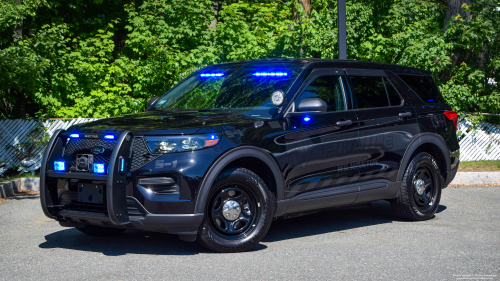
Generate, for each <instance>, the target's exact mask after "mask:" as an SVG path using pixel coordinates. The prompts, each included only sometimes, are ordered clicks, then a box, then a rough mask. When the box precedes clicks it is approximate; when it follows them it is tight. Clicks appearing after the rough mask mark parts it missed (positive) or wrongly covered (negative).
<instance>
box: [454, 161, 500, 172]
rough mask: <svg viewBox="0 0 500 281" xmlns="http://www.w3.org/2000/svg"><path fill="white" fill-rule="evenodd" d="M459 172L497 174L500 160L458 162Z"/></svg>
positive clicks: (499, 168)
mask: <svg viewBox="0 0 500 281" xmlns="http://www.w3.org/2000/svg"><path fill="white" fill-rule="evenodd" d="M458 171H459V172H498V171H500V160H495V161H471V162H460V166H459V167H458Z"/></svg>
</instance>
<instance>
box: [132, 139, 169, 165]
mask: <svg viewBox="0 0 500 281" xmlns="http://www.w3.org/2000/svg"><path fill="white" fill-rule="evenodd" d="M160 156H162V154H152V153H151V152H149V149H148V146H147V145H146V141H145V140H144V138H143V137H135V138H134V145H133V146H132V163H131V167H130V170H131V171H136V170H139V168H141V167H143V166H144V165H146V164H148V163H150V162H152V161H154V160H156V159H157V158H158V157H160Z"/></svg>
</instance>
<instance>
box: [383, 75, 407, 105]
mask: <svg viewBox="0 0 500 281" xmlns="http://www.w3.org/2000/svg"><path fill="white" fill-rule="evenodd" d="M383 79H384V83H385V89H386V90H387V96H388V97H389V103H390V104H391V106H397V105H401V103H402V102H403V101H402V99H401V96H400V95H399V94H398V92H397V91H396V89H394V86H392V84H391V82H389V80H387V78H383Z"/></svg>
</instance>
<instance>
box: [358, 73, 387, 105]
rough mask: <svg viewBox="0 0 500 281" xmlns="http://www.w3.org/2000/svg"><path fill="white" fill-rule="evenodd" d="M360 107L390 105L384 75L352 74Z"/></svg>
mask: <svg viewBox="0 0 500 281" xmlns="http://www.w3.org/2000/svg"><path fill="white" fill-rule="evenodd" d="M351 82H352V88H353V90H354V94H355V95H356V100H357V102H358V108H373V107H384V106H389V100H388V99H387V94H386V92H385V87H384V82H383V80H382V77H375V76H351Z"/></svg>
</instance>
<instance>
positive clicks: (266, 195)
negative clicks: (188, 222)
mask: <svg viewBox="0 0 500 281" xmlns="http://www.w3.org/2000/svg"><path fill="white" fill-rule="evenodd" d="M274 211H275V199H274V196H273V194H272V193H271V192H270V191H269V190H268V189H267V186H266V184H265V183H264V181H263V180H262V179H261V178H260V177H259V176H257V175H256V174H254V173H253V172H251V171H249V170H247V169H244V168H237V169H230V170H226V171H224V172H222V173H221V175H219V176H218V177H217V179H216V181H215V183H214V185H213V186H212V189H211V191H210V194H209V197H208V201H207V203H206V209H205V219H204V221H203V223H202V225H201V226H200V229H199V231H198V238H199V239H198V241H199V242H200V243H201V244H202V245H203V246H205V247H207V248H209V249H210V250H213V251H217V252H242V251H247V250H249V249H251V248H253V247H255V246H256V245H257V244H258V243H259V242H260V241H261V240H262V239H263V238H264V236H265V235H266V234H267V231H268V230H269V227H270V226H271V222H272V219H273V215H274Z"/></svg>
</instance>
